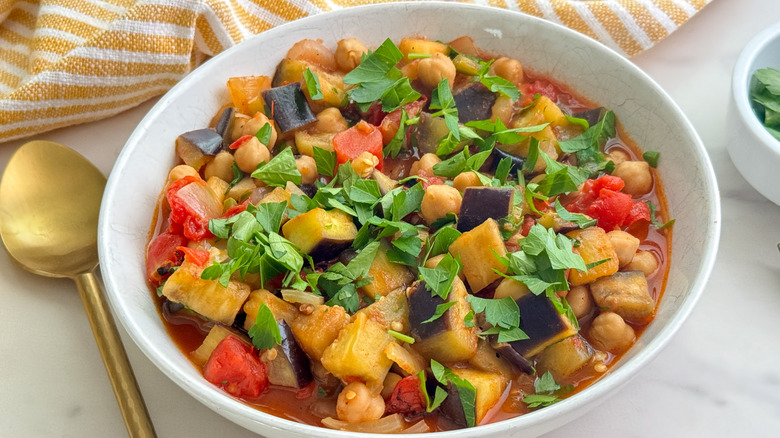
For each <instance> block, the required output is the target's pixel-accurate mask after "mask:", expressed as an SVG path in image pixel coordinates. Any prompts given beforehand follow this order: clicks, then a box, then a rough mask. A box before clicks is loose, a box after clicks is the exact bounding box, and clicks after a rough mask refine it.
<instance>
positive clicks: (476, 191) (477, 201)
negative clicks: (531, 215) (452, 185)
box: [458, 187, 515, 233]
mask: <svg viewBox="0 0 780 438" xmlns="http://www.w3.org/2000/svg"><path fill="white" fill-rule="evenodd" d="M514 197H515V191H514V189H511V188H504V187H467V188H466V190H464V191H463V201H462V202H461V204H460V214H459V215H458V231H460V232H461V233H465V232H466V231H470V230H471V229H473V228H475V227H477V226H479V225H482V222H485V221H486V220H488V219H491V218H492V219H496V220H499V219H501V218H505V217H507V216H508V215H509V213H510V212H511V211H512V203H513V202H514Z"/></svg>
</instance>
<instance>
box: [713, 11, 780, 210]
mask: <svg viewBox="0 0 780 438" xmlns="http://www.w3.org/2000/svg"><path fill="white" fill-rule="evenodd" d="M765 67H773V68H776V69H779V70H780V23H778V24H775V25H774V26H771V27H769V28H767V29H764V30H763V31H761V33H759V34H758V35H756V36H755V37H754V38H753V39H752V40H750V42H749V43H748V45H747V46H745V48H744V49H742V53H740V55H739V57H738V58H737V62H736V64H734V74H733V76H732V78H731V100H730V102H729V116H728V118H727V119H726V120H730V121H732V124H731V125H730V126H729V132H730V133H731V135H730V136H729V142H728V144H727V149H728V151H729V155H730V156H731V160H732V161H733V162H734V165H735V166H736V167H737V170H739V172H740V173H741V174H742V176H743V177H745V179H746V180H747V181H748V182H749V183H750V185H752V186H753V187H754V188H755V189H756V190H758V191H759V192H760V193H761V194H762V195H764V196H765V197H766V198H767V199H769V200H770V201H772V202H774V203H775V204H777V205H780V140H777V139H776V138H774V137H773V136H772V134H770V133H769V132H768V131H767V130H766V128H764V125H763V124H762V123H761V120H759V118H758V116H756V113H755V112H754V111H753V108H752V107H751V104H750V84H751V80H752V78H753V73H755V72H756V70H759V69H761V68H765Z"/></svg>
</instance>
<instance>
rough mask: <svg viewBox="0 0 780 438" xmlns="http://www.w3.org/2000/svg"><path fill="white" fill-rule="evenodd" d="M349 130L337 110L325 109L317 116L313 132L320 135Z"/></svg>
mask: <svg viewBox="0 0 780 438" xmlns="http://www.w3.org/2000/svg"><path fill="white" fill-rule="evenodd" d="M347 128H349V125H347V121H346V120H344V116H342V115H341V111H339V109H338V108H326V109H324V110H322V111H320V112H319V113H318V114H317V122H316V123H315V124H314V131H315V132H317V133H320V134H338V133H339V132H341V131H346V130H347Z"/></svg>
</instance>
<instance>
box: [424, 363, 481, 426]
mask: <svg viewBox="0 0 780 438" xmlns="http://www.w3.org/2000/svg"><path fill="white" fill-rule="evenodd" d="M431 371H432V372H433V376H434V377H435V378H436V380H437V381H438V382H439V383H441V384H442V385H447V384H448V383H451V384H452V385H454V386H455V389H456V390H457V391H458V397H459V398H460V404H461V406H462V407H463V414H464V416H465V417H466V425H467V426H468V427H474V426H476V424H477V418H476V409H475V407H476V400H477V389H476V388H474V385H472V384H471V382H469V381H468V380H466V379H464V378H461V377H458V376H457V375H456V374H455V373H454V372H452V370H451V369H449V368H447V367H445V366H444V365H442V364H440V363H439V362H436V361H435V360H433V359H431ZM445 394H446V392H445ZM444 398H446V396H445V397H443V398H442V401H444Z"/></svg>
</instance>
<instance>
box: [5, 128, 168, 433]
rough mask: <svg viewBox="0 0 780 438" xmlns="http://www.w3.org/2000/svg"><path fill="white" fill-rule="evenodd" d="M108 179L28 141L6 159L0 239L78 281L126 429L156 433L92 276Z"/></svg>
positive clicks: (31, 265) (61, 150)
mask: <svg viewBox="0 0 780 438" xmlns="http://www.w3.org/2000/svg"><path fill="white" fill-rule="evenodd" d="M105 185H106V178H105V176H103V174H102V173H100V171H99V170H98V169H97V168H96V167H95V166H93V165H92V163H90V162H89V161H87V160H86V159H85V158H84V157H82V156H81V155H79V154H78V153H76V152H75V151H73V150H72V149H69V148H67V147H65V146H63V145H61V144H58V143H54V142H50V141H41V140H38V141H32V142H29V143H26V144H24V145H23V146H22V147H20V148H19V149H18V150H17V151H16V153H15V154H14V155H13V156H12V157H11V160H10V161H9V162H8V166H7V167H6V169H5V172H4V173H3V178H2V181H0V237H1V238H2V240H3V243H4V244H5V248H6V250H8V253H9V254H10V256H11V258H13V259H14V260H15V261H16V262H17V263H18V264H20V265H21V266H22V267H24V268H25V269H27V270H29V271H31V272H33V273H35V274H39V275H45V276H48V277H67V278H71V279H73V280H74V281H75V282H76V285H77V287H78V290H79V294H80V295H81V300H82V303H83V304H84V308H85V310H86V312H87V316H88V317H89V322H90V326H91V327H92V333H93V334H94V335H95V340H96V341H97V343H98V348H99V349H100V354H101V357H102V358H103V364H104V365H105V367H106V371H107V372H108V377H109V380H111V385H112V387H113V389H114V395H115V396H116V399H117V402H118V403H119V407H120V410H121V411H122V416H123V418H124V421H125V426H126V427H127V431H128V434H129V435H130V436H131V437H133V438H135V437H139V438H140V437H154V436H155V432H154V428H153V427H152V423H151V421H150V419H149V413H148V412H147V410H146V406H145V405H144V402H143V399H142V398H141V393H140V391H139V390H138V384H137V383H136V380H135V376H134V375H133V372H132V370H131V368H130V363H129V361H128V360H127V354H126V353H125V350H124V348H123V347H122V342H121V340H120V338H119V333H118V332H117V330H116V325H115V324H114V320H113V318H112V316H111V312H109V310H108V306H107V304H106V300H105V297H104V296H103V292H102V291H101V289H100V286H99V284H98V282H97V279H96V278H95V275H94V274H93V271H94V270H95V267H96V266H97V264H98V253H97V227H98V216H99V212H100V201H101V198H102V196H103V189H104V188H105Z"/></svg>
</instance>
